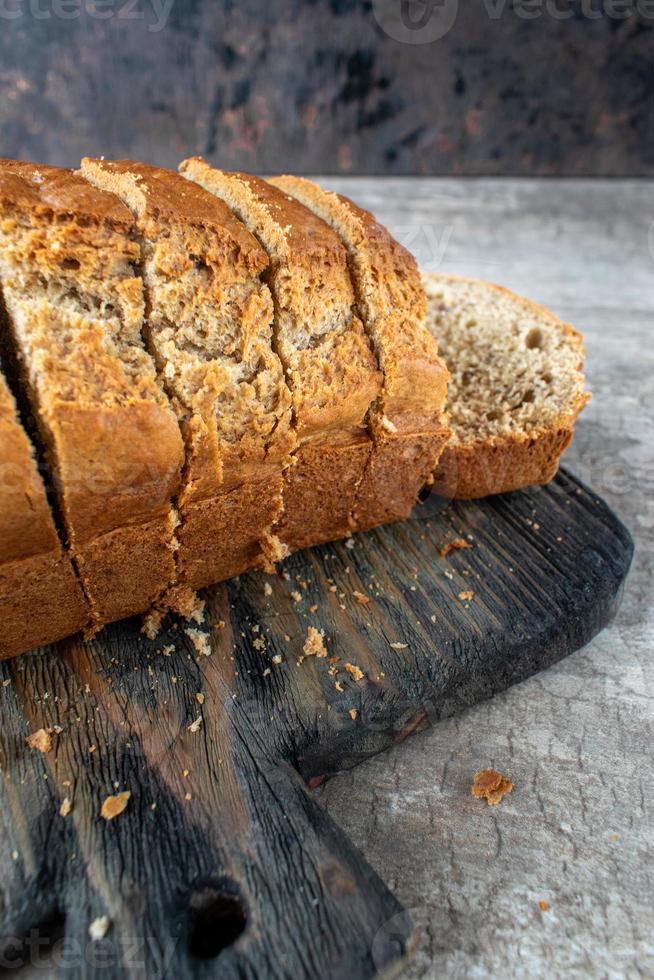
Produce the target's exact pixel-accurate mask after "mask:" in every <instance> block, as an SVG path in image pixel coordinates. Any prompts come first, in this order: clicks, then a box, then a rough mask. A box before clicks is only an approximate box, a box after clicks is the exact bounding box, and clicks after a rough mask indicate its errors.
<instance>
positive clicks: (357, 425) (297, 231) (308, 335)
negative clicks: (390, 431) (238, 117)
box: [180, 158, 381, 551]
mask: <svg viewBox="0 0 654 980" xmlns="http://www.w3.org/2000/svg"><path fill="white" fill-rule="evenodd" d="M180 170H181V172H182V173H183V174H184V176H185V177H187V178H189V180H191V181H195V182H196V183H198V184H200V185H201V186H203V187H204V188H206V189H207V190H208V191H211V193H212V194H214V195H215V196H216V197H218V198H220V199H221V200H223V201H224V202H225V203H226V204H227V205H228V206H229V207H230V208H231V209H232V210H233V211H234V213H235V214H236V216H237V217H238V218H239V219H240V220H241V221H242V222H243V223H244V224H245V226H246V227H247V228H248V230H249V231H250V232H252V234H253V235H255V236H256V238H257V239H258V240H259V242H260V243H261V244H262V245H263V247H264V248H265V250H266V252H267V253H268V255H269V257H270V268H269V270H268V272H267V275H266V281H267V282H268V284H269V286H270V289H271V292H272V296H273V301H274V306H275V324H274V346H275V349H276V351H277V352H278V354H279V356H280V359H281V361H282V364H283V366H284V370H285V372H286V380H287V383H288V386H289V388H290V391H291V395H292V399H293V419H294V424H295V428H296V432H297V439H298V445H297V449H296V450H295V453H294V458H293V465H292V466H290V467H289V468H288V469H287V471H286V480H285V486H284V512H283V515H282V516H281V518H280V521H279V523H278V525H277V528H276V532H277V535H278V536H279V539H280V540H281V541H282V543H283V544H284V545H285V546H286V547H287V548H288V549H289V550H291V551H294V550H297V549H299V548H304V547H308V546H310V545H314V544H318V543H320V542H322V541H329V540H333V539H335V538H339V537H342V536H343V535H346V534H349V533H350V532H351V531H352V528H353V525H352V518H353V515H354V508H355V505H356V497H357V491H358V487H359V484H360V483H361V480H362V479H363V476H364V473H365V470H366V466H367V462H368V458H369V456H370V451H371V446H372V443H371V440H370V437H369V434H368V432H367V428H366V416H367V413H368V409H369V406H370V404H371V403H372V402H374V401H375V400H376V399H377V397H378V395H379V391H380V388H381V375H380V373H379V370H378V365H377V361H376V358H375V355H374V353H373V351H372V350H371V348H370V345H369V343H368V340H367V337H366V335H365V332H364V330H363V327H362V325H361V322H360V320H359V319H358V317H357V316H356V315H354V312H353V301H354V296H353V292H352V285H351V282H350V278H349V275H348V270H347V257H346V254H345V250H344V248H343V245H342V244H341V242H340V241H339V239H338V237H337V236H336V235H335V234H334V232H333V231H332V230H331V229H330V228H328V227H327V225H326V224H325V223H324V222H322V221H320V220H319V219H318V218H316V217H315V215H313V214H312V213H311V212H310V211H309V210H307V209H306V208H304V207H303V206H302V205H301V204H298V202H297V201H293V200H289V198H288V197H287V196H286V195H285V194H283V193H282V192H281V191H279V190H277V189H276V188H274V187H272V186H271V185H270V184H268V183H266V181H264V180H261V179H259V178H257V177H252V176H249V175H247V174H241V173H225V172H224V171H221V170H216V169H214V168H212V167H210V166H209V165H208V164H207V163H205V161H204V160H202V159H200V158H194V159H190V160H186V161H184V162H183V163H182V164H181V166H180Z"/></svg>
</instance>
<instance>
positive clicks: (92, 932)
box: [89, 915, 110, 943]
mask: <svg viewBox="0 0 654 980" xmlns="http://www.w3.org/2000/svg"><path fill="white" fill-rule="evenodd" d="M109 925H110V922H109V919H108V918H107V916H106V915H102V916H100V918H98V919H94V920H93V922H92V923H91V925H90V926H89V936H90V938H91V942H94V943H99V942H100V940H101V939H104V937H105V936H106V935H107V932H108V931H109Z"/></svg>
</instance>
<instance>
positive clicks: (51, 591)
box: [0, 552, 89, 659]
mask: <svg viewBox="0 0 654 980" xmlns="http://www.w3.org/2000/svg"><path fill="white" fill-rule="evenodd" d="M0 622H2V634H1V636H0V659H4V658H6V657H15V656H17V655H18V654H20V653H24V652H25V651H26V650H33V649H35V648H36V647H40V646H45V645H46V644H49V643H54V642H56V641H57V640H61V639H63V638H64V637H65V636H70V635H71V634H72V633H78V632H79V631H80V630H82V629H84V628H85V627H86V625H87V624H88V622H89V610H88V605H87V603H86V601H85V599H84V595H83V593H82V590H81V588H80V585H79V582H78V580H77V578H76V576H75V572H74V571H73V567H72V565H71V563H70V560H69V559H68V557H67V556H66V555H63V554H62V553H61V552H50V553H48V554H41V555H33V556H32V557H30V558H23V559H19V560H17V561H10V562H4V563H3V564H1V565H0Z"/></svg>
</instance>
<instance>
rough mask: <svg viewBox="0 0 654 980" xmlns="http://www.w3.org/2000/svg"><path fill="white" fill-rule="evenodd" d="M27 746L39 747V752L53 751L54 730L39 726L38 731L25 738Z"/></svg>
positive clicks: (31, 747)
mask: <svg viewBox="0 0 654 980" xmlns="http://www.w3.org/2000/svg"><path fill="white" fill-rule="evenodd" d="M25 741H26V742H27V747H28V748H30V749H37V750H38V751H39V752H43V754H44V755H45V753H46V752H52V732H51V731H46V730H45V728H39V730H38V732H33V733H32V734H31V735H28V737H27V738H26V739H25Z"/></svg>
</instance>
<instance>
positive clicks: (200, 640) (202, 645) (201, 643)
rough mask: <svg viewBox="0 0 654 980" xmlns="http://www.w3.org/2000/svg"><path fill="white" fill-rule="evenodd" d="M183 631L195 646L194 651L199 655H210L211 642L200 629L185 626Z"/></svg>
mask: <svg viewBox="0 0 654 980" xmlns="http://www.w3.org/2000/svg"><path fill="white" fill-rule="evenodd" d="M184 632H185V633H186V635H187V636H188V638H189V640H190V641H191V643H192V644H193V646H194V647H195V652H196V653H197V655H198V656H199V657H210V656H211V644H210V642H209V637H208V636H207V634H206V633H203V632H202V630H196V629H192V628H191V627H190V626H187V628H186V629H185V630H184Z"/></svg>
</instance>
